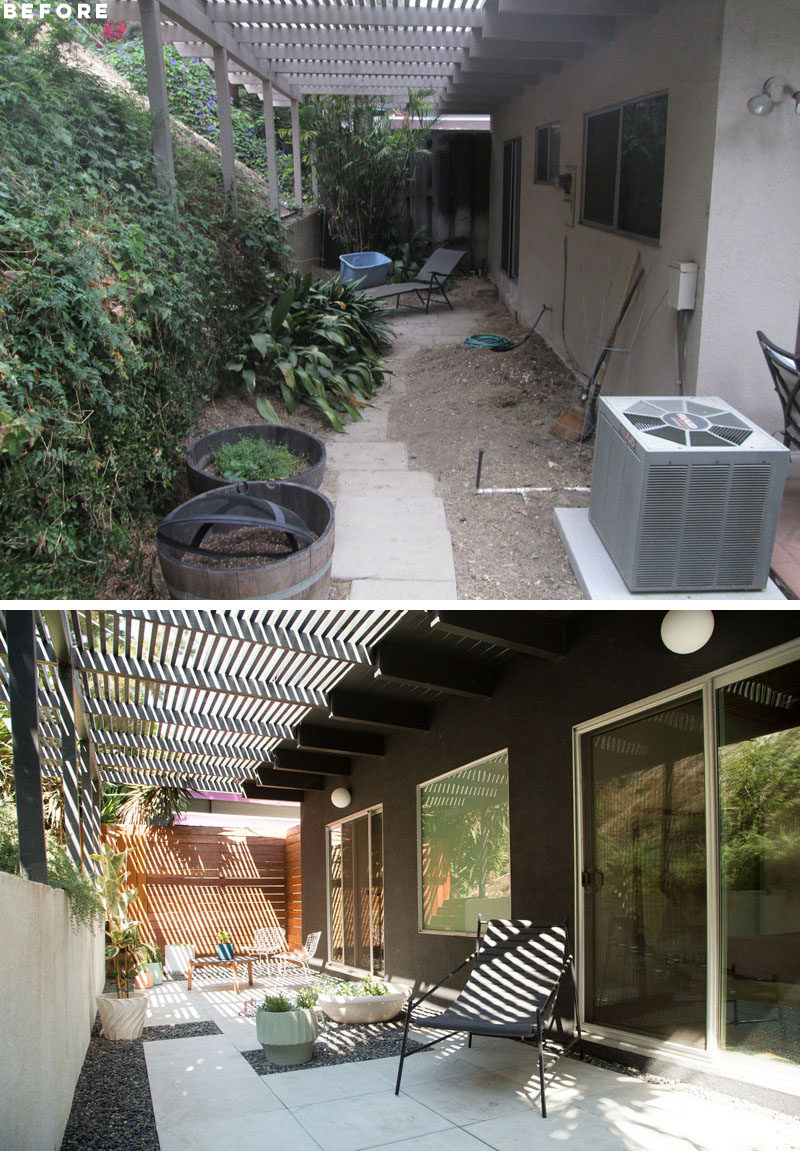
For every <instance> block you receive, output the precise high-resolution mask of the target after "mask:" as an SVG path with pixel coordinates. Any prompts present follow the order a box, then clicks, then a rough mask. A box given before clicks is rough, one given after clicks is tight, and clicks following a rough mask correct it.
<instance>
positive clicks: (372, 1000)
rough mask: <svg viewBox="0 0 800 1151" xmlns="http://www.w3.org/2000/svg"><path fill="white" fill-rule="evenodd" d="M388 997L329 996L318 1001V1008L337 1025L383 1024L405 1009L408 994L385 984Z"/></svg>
mask: <svg viewBox="0 0 800 1151" xmlns="http://www.w3.org/2000/svg"><path fill="white" fill-rule="evenodd" d="M385 986H386V987H388V988H389V994H388V995H328V994H325V993H324V992H323V993H322V994H321V995H320V996H319V998H318V999H317V1006H318V1007H319V1008H320V1009H321V1010H322V1011H324V1012H325V1014H326V1015H327V1016H328V1018H329V1019H332V1020H333V1021H334V1022H335V1023H383V1022H385V1021H386V1020H387V1019H394V1017H395V1015H398V1014H399V1013H400V1011H402V1009H403V1004H404V1003H405V1001H406V994H407V993H406V992H405V991H404V990H403V989H402V988H401V987H396V986H395V985H394V984H393V983H387V984H385Z"/></svg>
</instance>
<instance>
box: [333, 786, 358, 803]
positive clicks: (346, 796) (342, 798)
mask: <svg viewBox="0 0 800 1151" xmlns="http://www.w3.org/2000/svg"><path fill="white" fill-rule="evenodd" d="M352 798H353V797H352V796H351V794H350V792H349V791H348V790H347V788H346V787H335V788H334V789H333V791H332V792H331V803H332V804H333V806H334V807H349V806H350V800H351V799H352Z"/></svg>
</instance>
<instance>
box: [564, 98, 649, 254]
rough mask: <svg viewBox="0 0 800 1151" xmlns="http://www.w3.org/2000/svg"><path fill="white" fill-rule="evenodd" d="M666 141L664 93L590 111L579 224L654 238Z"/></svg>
mask: <svg viewBox="0 0 800 1151" xmlns="http://www.w3.org/2000/svg"><path fill="white" fill-rule="evenodd" d="M666 142H667V96H666V93H662V94H660V95H657V96H647V97H645V98H643V99H641V100H632V101H630V103H627V104H619V105H617V106H616V107H614V108H606V109H604V110H603V111H601V112H592V113H591V114H590V115H588V116H587V117H586V131H585V145H584V158H583V213H582V217H581V219H582V221H583V223H584V224H595V225H598V226H599V227H603V228H610V229H613V230H614V231H618V232H626V233H628V234H630V235H634V236H642V237H644V238H646V239H651V240H657V239H658V238H659V237H660V235H661V199H662V195H663V189H664V156H665V152H666Z"/></svg>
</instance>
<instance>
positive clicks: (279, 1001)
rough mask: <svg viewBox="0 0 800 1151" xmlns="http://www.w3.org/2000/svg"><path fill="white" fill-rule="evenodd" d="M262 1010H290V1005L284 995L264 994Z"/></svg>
mask: <svg viewBox="0 0 800 1151" xmlns="http://www.w3.org/2000/svg"><path fill="white" fill-rule="evenodd" d="M261 1010H262V1011H278V1012H283V1011H291V1010H292V1005H291V1003H290V1002H289V1000H288V999H287V998H286V996H285V995H283V994H281V995H265V996H264V1002H263V1004H262V1005H261Z"/></svg>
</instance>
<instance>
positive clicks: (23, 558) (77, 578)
mask: <svg viewBox="0 0 800 1151" xmlns="http://www.w3.org/2000/svg"><path fill="white" fill-rule="evenodd" d="M23 23H24V22H22V21H19V22H16V25H14V24H12V22H10V21H6V22H0V525H2V526H1V527H0V531H1V532H2V555H3V561H2V564H0V597H45V596H47V597H50V596H75V595H91V594H92V593H93V592H96V590H97V588H98V587H99V585H100V583H101V581H102V579H103V575H104V573H105V572H106V571H107V570H108V569H109V567H110V566H111V565H114V566H115V568H116V569H118V570H124V569H125V568H127V567H128V565H131V564H134V563H135V557H136V555H137V553H138V533H139V532H140V531H141V532H146V533H147V534H148V537H149V535H151V534H152V527H153V524H154V522H155V521H156V519H157V518H158V516H159V515H160V514H161V513H163V511H164V510H165V507H166V504H167V495H168V492H169V488H170V485H171V483H172V480H173V477H174V474H175V472H176V469H177V468H178V466H179V464H180V450H179V445H180V441H181V437H182V436H183V435H184V433H185V432H186V430H187V428H188V426H189V423H190V420H191V416H192V411H193V405H194V404H196V403H197V402H198V401H199V400H201V399H203V398H204V397H207V396H209V395H210V394H211V393H212V392H213V391H214V390H215V388H216V387H217V386H218V382H219V381H220V380H221V379H223V378H224V377H225V376H226V375H227V378H228V380H230V375H229V373H226V372H225V370H224V365H225V364H226V362H227V361H228V360H229V358H230V352H231V348H232V347H234V348H235V347H236V346H239V345H240V343H241V341H242V340H243V339H244V338H245V337H246V336H247V334H248V332H247V324H243V321H242V317H243V316H244V315H245V314H246V313H247V312H248V311H249V310H250V309H252V308H253V306H254V305H255V303H256V302H257V301H263V300H264V299H265V298H269V297H270V296H271V295H274V294H275V293H276V291H278V290H279V289H280V288H282V287H283V286H284V284H285V275H286V272H287V268H288V264H287V261H288V259H289V258H290V257H291V253H290V252H289V250H288V248H287V247H286V246H285V245H284V243H283V240H282V238H281V235H280V231H279V229H278V226H277V224H276V221H275V220H274V217H272V216H271V215H270V214H269V212H268V210H267V206H266V201H265V200H264V199H263V198H262V197H261V195H260V193H259V192H258V191H257V190H255V189H253V188H252V187H251V186H250V185H249V184H248V185H247V186H242V187H241V188H240V211H239V216H238V219H237V220H232V219H231V218H230V217H228V216H226V215H225V212H224V202H223V199H222V187H221V178H220V167H219V161H218V159H217V158H216V157H214V156H209V155H208V154H207V153H205V151H200V150H198V151H190V150H188V149H186V148H184V147H182V146H180V145H177V144H176V146H175V166H176V174H177V185H178V196H179V205H178V212H177V213H176V212H175V211H173V210H172V209H171V208H170V207H169V206H167V205H166V204H165V203H164V201H163V199H162V198H161V196H160V195H159V193H158V191H157V189H156V185H155V180H154V173H153V165H152V157H151V143H150V124H149V116H148V114H147V113H146V112H144V111H143V110H141V108H140V107H138V106H137V105H136V104H135V103H134V102H133V100H132V99H130V98H127V97H125V96H124V95H120V94H115V93H111V92H109V91H108V90H107V89H106V88H104V87H103V86H102V84H101V83H100V82H99V81H97V80H96V79H94V78H93V77H90V76H88V75H86V74H84V73H82V72H80V71H78V70H76V69H74V68H70V67H67V66H65V65H64V64H62V63H61V62H60V59H59V56H58V51H57V48H58V46H57V44H55V43H54V40H55V39H56V38H57V36H58V34H59V32H61V31H62V30H63V22H62V21H55V24H57V25H61V29H55V30H54V31H52V32H51V33H50V35H49V37H39V38H38V39H37V40H36V41H35V42H34V40H33V35H34V34H35V33H37V32H38V31H39V27H40V26H38V25H36V24H35V23H32V24H31V25H30V26H29V27H28V28H27V29H26V28H25V27H23V26H22V25H23ZM17 25H18V27H17Z"/></svg>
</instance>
